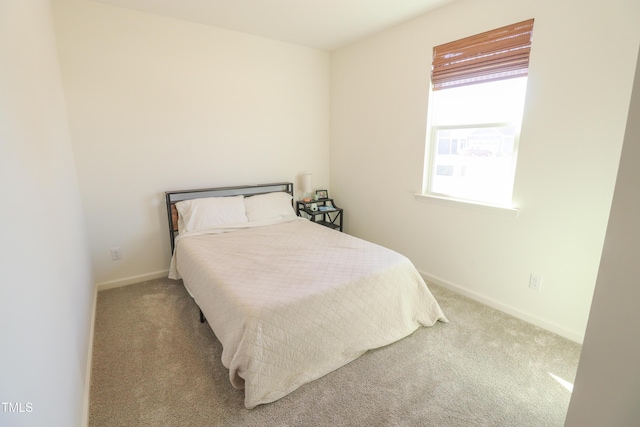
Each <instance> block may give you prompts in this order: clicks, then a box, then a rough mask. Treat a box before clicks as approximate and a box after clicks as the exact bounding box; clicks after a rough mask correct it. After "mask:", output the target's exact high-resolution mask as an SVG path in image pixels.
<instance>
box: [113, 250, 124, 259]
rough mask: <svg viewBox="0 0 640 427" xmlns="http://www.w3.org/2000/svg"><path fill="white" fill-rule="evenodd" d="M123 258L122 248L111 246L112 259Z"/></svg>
mask: <svg viewBox="0 0 640 427" xmlns="http://www.w3.org/2000/svg"><path fill="white" fill-rule="evenodd" d="M120 259H122V250H121V249H120V248H111V261H118V260H120Z"/></svg>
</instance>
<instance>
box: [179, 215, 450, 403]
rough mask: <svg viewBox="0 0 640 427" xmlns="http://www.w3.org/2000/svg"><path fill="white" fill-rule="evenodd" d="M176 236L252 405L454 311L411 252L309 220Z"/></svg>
mask: <svg viewBox="0 0 640 427" xmlns="http://www.w3.org/2000/svg"><path fill="white" fill-rule="evenodd" d="M221 231H228V230H217V231H215V232H213V234H200V235H191V236H189V235H184V236H183V237H181V238H180V239H178V241H177V244H176V249H175V251H176V252H175V255H174V260H173V262H172V272H171V276H170V277H172V278H178V277H179V276H182V278H183V279H184V284H185V286H186V288H187V290H188V291H189V293H190V294H191V295H192V296H193V297H194V299H195V301H196V303H197V304H198V305H199V306H200V308H201V310H202V312H203V313H204V315H205V316H206V318H207V321H208V322H209V325H210V326H211V328H212V329H213V331H214V333H215V334H216V336H217V337H218V339H219V340H220V342H221V343H222V346H223V352H222V363H223V364H224V366H225V367H227V368H228V369H229V377H230V380H231V383H232V384H233V386H234V387H236V388H244V389H245V406H246V407H247V408H253V407H255V406H256V405H260V404H263V403H268V402H273V401H274V400H277V399H279V398H281V397H283V396H285V395H287V394H289V393H291V392H292V391H294V390H295V389H297V388H298V387H300V386H301V385H303V384H305V383H307V382H309V381H312V380H314V379H317V378H319V377H321V376H323V375H326V374H327V373H329V372H331V371H333V370H335V369H337V368H339V367H341V366H343V365H345V364H347V363H349V362H350V361H352V360H354V359H356V358H357V357H358V356H360V355H362V354H363V353H364V352H366V351H367V350H369V349H374V348H377V347H381V346H384V345H387V344H390V343H392V342H394V341H397V340H399V339H401V338H403V337H405V336H407V335H409V334H411V333H412V332H413V331H415V330H416V329H417V328H418V327H420V326H431V325H433V324H434V323H435V322H436V321H438V320H440V321H444V322H446V321H447V319H446V318H445V316H444V315H443V313H442V311H441V309H440V307H439V306H438V303H437V302H436V300H435V299H434V297H433V296H432V294H431V292H430V291H429V289H428V288H427V286H426V284H425V283H424V281H423V279H422V278H421V277H420V275H419V274H418V272H417V270H416V269H415V267H414V266H413V265H412V264H411V262H410V261H409V260H408V259H407V258H406V257H404V256H402V255H400V254H398V253H396V252H394V251H391V250H389V249H386V248H383V247H381V246H378V245H374V244H372V243H370V242H367V241H364V240H361V239H357V238H355V237H352V236H349V235H347V234H344V233H340V232H337V231H334V230H331V229H328V228H326V227H322V226H320V225H317V224H313V223H311V222H309V221H307V220H302V219H298V220H294V221H286V222H282V223H278V224H272V225H266V226H261V227H246V228H244V229H239V230H236V231H233V232H221Z"/></svg>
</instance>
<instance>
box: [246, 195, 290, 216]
mask: <svg viewBox="0 0 640 427" xmlns="http://www.w3.org/2000/svg"><path fill="white" fill-rule="evenodd" d="M291 199H292V197H291V194H289V193H283V192H277V193H267V194H258V195H256V196H251V197H247V198H245V199H244V207H245V210H246V212H247V218H249V221H251V222H253V221H275V220H278V219H288V218H292V217H295V216H296V213H295V212H294V210H293V207H292V206H291Z"/></svg>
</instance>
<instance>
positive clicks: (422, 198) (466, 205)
mask: <svg viewBox="0 0 640 427" xmlns="http://www.w3.org/2000/svg"><path fill="white" fill-rule="evenodd" d="M415 198H416V200H417V201H419V202H425V203H432V204H435V205H440V206H450V207H455V208H463V209H470V210H474V211H481V212H489V213H493V214H497V215H502V216H509V217H512V218H516V217H517V216H518V215H519V214H520V210H519V209H516V208H512V207H508V206H499V205H490V204H487V203H481V202H472V201H470V200H461V199H452V198H448V197H440V196H434V195H430V194H416V195H415Z"/></svg>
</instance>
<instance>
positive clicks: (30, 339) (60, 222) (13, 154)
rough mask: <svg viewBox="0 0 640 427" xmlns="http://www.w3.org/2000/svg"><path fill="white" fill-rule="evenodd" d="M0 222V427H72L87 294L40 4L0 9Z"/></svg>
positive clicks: (79, 402) (81, 228) (55, 69)
mask: <svg viewBox="0 0 640 427" xmlns="http://www.w3.org/2000/svg"><path fill="white" fill-rule="evenodd" d="M0 223H1V224H2V225H3V230H2V234H1V236H2V237H1V238H0V239H1V240H0V242H1V246H0V253H1V254H0V271H2V285H1V286H0V331H1V334H2V340H1V341H0V402H3V403H6V404H7V405H4V404H3V405H2V406H0V425H3V426H45V425H46V426H60V427H68V426H77V425H80V424H81V422H82V419H83V410H84V408H85V406H84V403H85V402H84V397H85V392H86V391H87V390H86V387H85V385H86V379H87V365H88V362H87V359H88V350H89V328H90V324H91V310H92V306H93V297H94V287H93V278H92V276H91V269H90V260H89V257H88V256H87V252H88V243H87V235H86V227H85V224H84V218H83V214H82V208H81V205H80V192H79V188H78V182H77V178H76V170H75V165H74V160H73V153H72V149H71V143H70V139H69V130H68V126H67V116H66V112H65V105H64V97H63V93H62V83H61V80H60V69H59V65H58V60H57V56H56V44H55V39H54V31H53V22H52V15H51V8H50V4H49V1H48V0H32V1H24V0H3V1H2V2H0ZM8 404H13V405H14V409H17V410H18V411H20V410H23V411H25V412H22V413H20V412H12V411H11V410H10V409H8V408H9V405H8ZM16 404H18V405H19V406H15V405H16ZM28 404H30V405H28ZM29 408H30V409H31V412H29V411H28V410H29Z"/></svg>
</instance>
